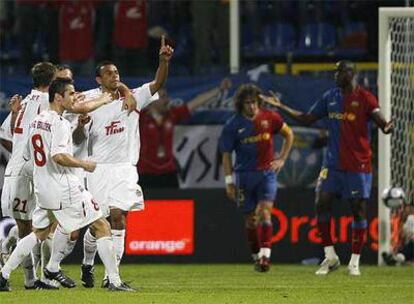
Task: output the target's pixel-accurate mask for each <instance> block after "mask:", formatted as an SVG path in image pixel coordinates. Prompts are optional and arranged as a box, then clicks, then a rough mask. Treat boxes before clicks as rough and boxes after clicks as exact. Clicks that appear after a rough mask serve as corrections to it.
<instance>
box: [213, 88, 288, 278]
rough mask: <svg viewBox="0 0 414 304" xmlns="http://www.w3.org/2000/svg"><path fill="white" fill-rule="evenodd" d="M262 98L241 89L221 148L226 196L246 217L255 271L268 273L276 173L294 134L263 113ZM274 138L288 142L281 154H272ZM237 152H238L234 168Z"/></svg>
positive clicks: (275, 115) (272, 114) (277, 118)
mask: <svg viewBox="0 0 414 304" xmlns="http://www.w3.org/2000/svg"><path fill="white" fill-rule="evenodd" d="M260 94H261V90H260V89H259V88H258V87H257V86H255V85H253V84H244V85H242V86H240V87H239V88H238V90H237V92H236V95H235V97H234V101H235V108H236V114H235V115H234V116H232V117H231V118H230V119H229V120H228V121H227V122H226V124H225V126H224V128H223V131H222V134H221V137H220V149H221V152H222V153H223V168H224V173H225V182H226V192H227V196H228V197H229V198H230V199H231V200H234V201H236V202H237V204H238V206H239V208H240V209H241V210H242V212H244V213H245V229H246V234H247V240H248V243H249V246H250V250H251V252H252V257H253V260H254V262H255V270H256V271H259V272H266V271H268V270H269V268H270V254H271V239H272V232H273V227H272V220H271V209H272V207H273V203H274V201H275V198H276V190H277V173H278V172H279V171H280V169H281V168H282V167H283V165H284V164H285V161H286V159H287V157H288V155H289V151H290V149H291V147H292V143H293V133H292V130H291V129H290V128H289V127H288V125H287V124H286V123H284V122H283V119H282V117H281V116H280V115H279V114H278V113H277V112H273V111H270V110H266V109H263V108H261V106H260V103H261V101H260V98H259V95H260ZM275 133H278V134H280V135H281V136H282V137H283V139H284V141H283V145H282V148H281V151H280V153H278V154H277V153H276V154H275V152H274V142H273V134H275ZM233 151H234V152H235V153H236V161H235V165H234V168H233V166H232V164H233V162H232V152H233ZM233 172H234V173H235V179H233Z"/></svg>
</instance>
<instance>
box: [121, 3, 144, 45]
mask: <svg viewBox="0 0 414 304" xmlns="http://www.w3.org/2000/svg"><path fill="white" fill-rule="evenodd" d="M114 42H115V45H116V46H119V47H122V48H129V49H142V48H146V47H147V44H148V37H147V9H146V4H145V1H142V0H138V1H137V0H134V1H130V0H123V1H119V2H118V3H117V5H116V8H115V30H114Z"/></svg>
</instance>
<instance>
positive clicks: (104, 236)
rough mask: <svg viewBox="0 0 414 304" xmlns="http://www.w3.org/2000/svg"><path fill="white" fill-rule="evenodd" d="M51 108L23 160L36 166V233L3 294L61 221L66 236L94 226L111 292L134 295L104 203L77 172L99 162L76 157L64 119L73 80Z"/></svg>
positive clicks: (62, 83) (12, 263)
mask: <svg viewBox="0 0 414 304" xmlns="http://www.w3.org/2000/svg"><path fill="white" fill-rule="evenodd" d="M49 94H50V109H49V110H46V111H43V112H42V113H40V114H39V115H38V116H36V118H35V119H34V120H33V121H32V122H31V124H30V133H29V140H28V145H27V146H26V149H25V153H24V158H25V159H26V160H27V161H28V162H33V163H34V166H33V167H32V168H33V184H34V193H35V196H36V202H37V206H36V209H35V210H34V212H33V232H32V233H30V234H29V235H27V236H26V237H24V238H23V239H22V240H21V241H20V242H19V243H18V244H17V247H16V249H15V250H14V251H13V253H12V254H11V256H10V258H9V260H8V261H7V262H6V264H5V265H4V267H3V268H2V269H1V273H0V291H10V287H9V283H8V279H9V277H10V274H11V272H12V271H13V270H14V269H15V268H17V266H18V265H19V264H20V263H21V262H22V261H23V259H24V258H25V256H27V255H28V254H29V253H30V251H31V250H32V248H33V247H34V246H35V245H36V244H37V243H39V242H41V241H42V240H44V239H45V238H46V237H47V236H48V234H49V233H50V227H51V225H52V224H53V221H54V220H55V219H56V220H57V221H58V223H59V225H60V227H61V229H63V230H64V231H65V232H67V233H71V232H72V231H75V230H78V229H80V228H82V227H84V226H87V225H90V229H91V230H92V231H93V234H94V235H95V237H96V239H97V247H98V252H99V255H100V257H101V260H102V262H103V263H104V265H105V269H106V271H107V273H108V276H109V278H110V286H109V289H110V290H119V291H133V290H132V289H131V288H130V287H129V286H127V285H126V284H124V283H122V281H121V279H120V277H119V272H118V267H117V261H116V257H115V253H114V248H113V242H112V239H111V232H110V226H109V223H108V222H107V221H106V220H105V219H104V218H103V215H102V211H101V209H100V207H99V204H98V203H97V202H96V201H94V199H93V198H92V195H91V194H90V193H89V192H88V191H86V190H85V189H84V187H83V186H82V184H81V182H80V180H79V179H78V178H77V176H76V175H75V174H74V173H73V171H72V168H79V167H80V168H83V169H84V170H86V171H89V172H93V171H94V170H95V168H96V163H95V162H92V161H84V160H79V159H76V158H74V157H73V156H72V132H71V129H70V123H69V122H68V121H67V120H65V119H64V118H63V117H62V116H61V115H62V113H63V111H64V110H70V109H72V108H73V105H74V103H75V89H74V86H73V84H72V82H71V80H69V79H57V80H55V81H53V82H52V84H51V86H50V90H49Z"/></svg>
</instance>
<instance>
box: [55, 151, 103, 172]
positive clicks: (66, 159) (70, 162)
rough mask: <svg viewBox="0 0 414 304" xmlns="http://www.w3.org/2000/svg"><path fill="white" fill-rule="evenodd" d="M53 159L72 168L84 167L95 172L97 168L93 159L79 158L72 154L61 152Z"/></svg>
mask: <svg viewBox="0 0 414 304" xmlns="http://www.w3.org/2000/svg"><path fill="white" fill-rule="evenodd" d="M52 158H53V160H54V161H55V162H56V163H58V164H59V165H61V166H64V167H71V168H83V169H84V170H85V171H88V172H93V171H95V168H96V163H95V162H92V161H86V160H79V159H76V158H74V157H73V156H72V155H70V154H65V153H59V154H56V155H54V156H53V157H52Z"/></svg>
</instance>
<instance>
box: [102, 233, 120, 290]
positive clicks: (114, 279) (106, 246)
mask: <svg viewBox="0 0 414 304" xmlns="http://www.w3.org/2000/svg"><path fill="white" fill-rule="evenodd" d="M96 245H97V248H98V253H99V257H100V258H101V260H102V263H103V264H104V266H105V272H106V273H107V274H108V278H109V282H111V283H113V284H114V285H115V286H118V285H119V284H120V283H121V279H120V277H119V271H118V267H117V258H116V254H115V250H114V243H113V241H112V238H111V237H109V236H106V237H101V238H99V239H98V240H96Z"/></svg>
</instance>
